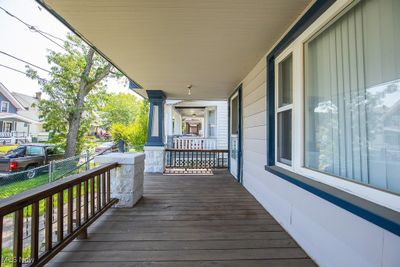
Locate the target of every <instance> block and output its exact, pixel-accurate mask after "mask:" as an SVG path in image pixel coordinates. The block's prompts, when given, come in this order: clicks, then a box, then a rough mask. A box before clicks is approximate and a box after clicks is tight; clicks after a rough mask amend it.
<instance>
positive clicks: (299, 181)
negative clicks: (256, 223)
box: [265, 166, 400, 236]
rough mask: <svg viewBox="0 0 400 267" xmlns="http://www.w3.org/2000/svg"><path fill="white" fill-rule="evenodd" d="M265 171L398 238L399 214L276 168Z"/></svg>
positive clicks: (266, 167) (271, 167)
mask: <svg viewBox="0 0 400 267" xmlns="http://www.w3.org/2000/svg"><path fill="white" fill-rule="evenodd" d="M265 170H267V171H268V172H271V173H273V174H275V175H277V176H279V177H280V178H282V179H284V180H286V181H288V182H290V183H292V184H294V185H296V186H298V187H300V188H302V189H304V190H306V191H308V192H310V193H312V194H314V195H316V196H318V197H320V198H322V199H325V200H327V201H329V202H331V203H332V204H335V205H336V206H338V207H341V208H343V209H345V210H347V211H349V212H351V213H353V214H355V215H357V216H359V217H361V218H363V219H365V220H367V221H369V222H371V223H373V224H376V225H377V226H379V227H382V228H383V229H386V230H388V231H389V232H392V233H393V234H395V235H398V236H400V213H399V212H396V211H394V210H390V209H388V208H385V207H383V206H380V205H378V204H375V203H372V202H370V201H368V200H366V199H363V198H360V197H357V196H355V195H353V194H350V193H347V192H345V191H342V190H340V189H337V188H334V187H332V186H329V185H326V184H323V183H320V182H317V181H314V180H311V179H309V178H307V177H303V176H301V175H298V174H296V173H293V172H290V171H287V170H284V169H282V168H279V167H276V166H265Z"/></svg>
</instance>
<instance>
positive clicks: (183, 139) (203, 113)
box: [164, 100, 228, 149]
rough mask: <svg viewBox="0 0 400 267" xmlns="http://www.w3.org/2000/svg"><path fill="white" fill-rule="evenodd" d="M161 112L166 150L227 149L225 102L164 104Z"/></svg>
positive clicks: (176, 102) (177, 102) (167, 102)
mask: <svg viewBox="0 0 400 267" xmlns="http://www.w3.org/2000/svg"><path fill="white" fill-rule="evenodd" d="M164 109H165V119H164V120H165V123H164V127H165V135H166V139H165V140H167V145H168V147H171V148H185V149H192V148H197V149H227V148H228V103H227V101H177V100H167V101H166V104H165V107H164Z"/></svg>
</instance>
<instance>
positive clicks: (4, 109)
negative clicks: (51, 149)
mask: <svg viewBox="0 0 400 267" xmlns="http://www.w3.org/2000/svg"><path fill="white" fill-rule="evenodd" d="M40 97H41V95H40V93H37V94H36V96H35V97H32V96H28V95H24V94H20V93H11V92H10V91H9V90H8V89H7V88H6V87H5V86H4V85H3V84H2V83H0V108H1V110H0V143H1V144H15V143H26V142H32V139H33V140H37V141H47V139H48V133H46V132H45V131H44V130H43V128H42V122H41V121H40V119H39V110H38V108H37V103H38V101H39V100H40Z"/></svg>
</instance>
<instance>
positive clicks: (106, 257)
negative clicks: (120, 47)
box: [54, 248, 307, 262]
mask: <svg viewBox="0 0 400 267" xmlns="http://www.w3.org/2000/svg"><path fill="white" fill-rule="evenodd" d="M62 257H67V258H69V259H68V261H72V262H81V261H103V262H104V261H105V262H107V261H108V262H113V261H115V259H124V260H126V261H132V262H134V261H174V260H187V261H194V260H243V259H247V260H249V259H252V260H254V259H304V258H307V254H305V253H304V251H302V250H301V249H300V248H266V249H229V250H224V249H213V250H190V253H188V252H185V251H180V250H170V251H163V250H161V251H157V250H151V251H75V252H61V253H60V258H62ZM57 259H58V257H56V258H55V259H54V261H57Z"/></svg>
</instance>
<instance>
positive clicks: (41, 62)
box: [0, 0, 134, 96]
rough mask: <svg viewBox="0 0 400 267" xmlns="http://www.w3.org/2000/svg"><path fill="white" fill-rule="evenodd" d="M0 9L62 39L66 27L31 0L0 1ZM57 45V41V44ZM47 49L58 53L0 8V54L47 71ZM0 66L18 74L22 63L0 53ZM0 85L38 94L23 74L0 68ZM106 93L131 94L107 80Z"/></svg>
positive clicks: (122, 83)
mask: <svg viewBox="0 0 400 267" xmlns="http://www.w3.org/2000/svg"><path fill="white" fill-rule="evenodd" d="M0 7H2V8H4V9H6V10H7V11H8V12H10V13H11V14H13V15H15V16H16V17H18V18H20V19H21V20H23V21H24V22H26V23H28V24H30V25H32V26H35V28H38V29H40V30H41V31H44V32H47V33H50V34H52V35H54V36H56V37H59V38H62V39H65V36H66V35H67V33H68V32H69V30H68V28H67V27H65V26H64V25H63V24H62V23H61V22H59V21H58V20H57V19H56V18H55V17H53V15H51V14H50V13H48V12H47V11H46V10H45V9H43V8H41V7H39V5H38V4H37V3H36V2H35V1H34V0H0ZM59 43H60V44H61V41H59ZM48 49H51V50H55V51H62V49H61V48H60V47H58V46H57V45H56V44H53V43H52V42H50V41H49V40H47V39H46V38H44V37H42V36H41V35H40V34H39V33H37V32H34V31H31V30H30V29H28V27H27V26H25V25H24V24H22V23H21V22H19V21H18V20H16V19H15V18H13V17H11V16H9V15H7V14H6V13H5V12H4V11H3V10H1V9H0V51H2V52H6V53H8V54H10V55H13V56H16V57H18V58H20V59H23V60H25V61H28V62H30V63H33V64H36V65H38V66H40V67H42V68H44V69H50V66H49V64H48V63H47V58H46V55H47V53H48ZM0 64H1V65H6V66H9V67H12V68H15V69H18V70H21V71H25V70H26V68H25V65H26V64H25V63H23V62H19V61H17V60H15V59H12V58H11V57H8V56H6V55H4V54H2V53H0ZM38 73H39V75H40V77H42V78H47V77H48V76H47V75H46V74H47V73H46V72H44V71H41V70H38ZM0 82H1V83H2V84H3V85H4V86H5V87H7V89H8V90H9V91H11V92H18V93H23V94H26V95H31V96H34V95H35V92H39V91H40V87H39V85H38V84H37V81H34V80H32V79H30V78H28V77H26V76H25V75H24V74H21V73H18V72H15V71H13V70H9V69H6V68H4V67H1V66H0ZM107 91H108V92H124V93H131V94H134V93H133V92H132V90H130V89H129V88H128V85H127V83H124V82H122V81H116V80H111V79H109V82H108V83H107Z"/></svg>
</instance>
